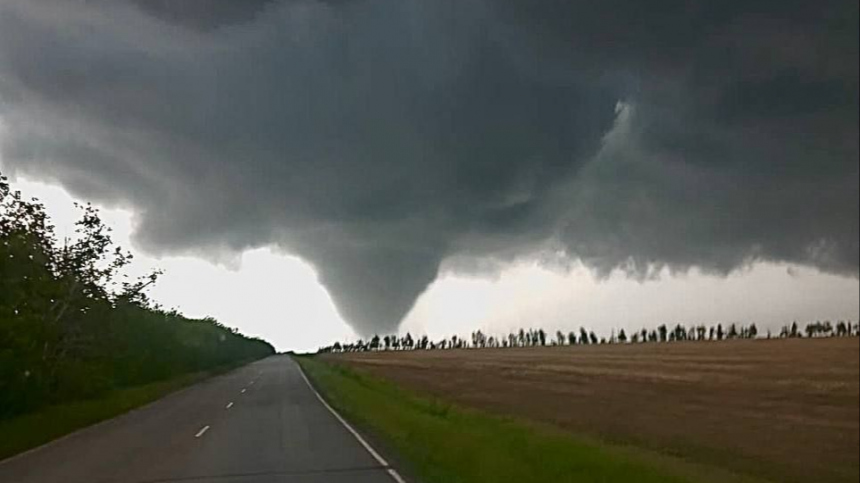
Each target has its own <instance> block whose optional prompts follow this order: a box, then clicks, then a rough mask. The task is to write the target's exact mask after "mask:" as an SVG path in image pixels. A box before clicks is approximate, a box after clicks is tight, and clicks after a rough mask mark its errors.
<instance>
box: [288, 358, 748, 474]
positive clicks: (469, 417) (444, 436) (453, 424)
mask: <svg viewBox="0 0 860 483" xmlns="http://www.w3.org/2000/svg"><path fill="white" fill-rule="evenodd" d="M296 359H297V361H298V362H299V364H300V365H301V366H302V368H303V369H304V370H305V372H306V373H307V375H308V377H309V378H310V379H311V380H312V382H313V384H314V385H315V387H316V388H317V389H318V390H319V391H320V392H321V393H322V394H323V395H324V396H325V398H326V399H327V401H328V402H329V403H330V404H331V405H332V406H333V407H334V408H336V409H337V410H338V411H339V412H340V413H341V414H343V415H344V416H345V417H346V418H348V419H349V420H350V421H353V422H355V423H356V424H357V425H358V426H359V427H360V428H361V429H363V430H364V431H366V432H367V433H369V434H370V435H372V436H374V437H376V438H378V439H379V440H380V441H381V443H382V444H383V445H384V447H385V448H386V449H388V450H390V451H392V452H393V453H394V454H395V455H397V456H398V457H399V458H400V460H401V461H400V462H402V463H405V466H406V467H407V468H408V469H409V470H410V471H412V472H413V473H414V476H415V477H417V478H418V481H421V482H423V483H483V482H487V481H492V482H495V483H529V482H535V483H537V482H547V481H553V482H559V483H564V482H570V483H574V482H577V483H583V482H601V483H613V482H624V483H629V482H631V481H636V482H641V483H648V482H661V483H672V482H678V483H680V482H699V483H700V482H708V483H711V482H717V481H720V482H736V483H740V482H744V483H751V482H758V481H761V480H754V479H748V478H746V477H739V476H736V475H733V474H730V473H726V472H722V471H720V470H712V469H710V468H704V467H699V466H694V465H690V464H687V463H684V462H681V461H679V460H674V459H671V458H667V457H664V456H661V455H656V454H651V453H644V452H641V451H639V450H634V449H630V448H615V447H610V446H605V445H603V444H602V443H599V442H595V441H587V440H582V439H578V438H576V437H575V436H572V435H571V434H569V433H565V432H562V431H559V430H556V429H554V428H551V427H547V426H542V425H537V424H533V423H529V422H525V421H519V420H515V419H509V418H502V417H497V416H493V415H489V414H485V413H482V412H479V411H473V410H469V409H465V408H460V407H458V406H453V405H451V404H448V403H446V402H444V401H441V400H438V399H426V398H422V397H420V396H418V395H415V394H413V393H410V392H408V391H406V390H404V389H401V388H399V387H397V386H395V385H393V384H391V383H389V382H387V381H384V380H382V379H377V378H375V377H373V376H370V375H368V374H366V373H363V372H359V371H355V370H353V369H351V368H348V367H346V366H344V365H341V364H338V363H335V362H333V361H326V360H321V359H320V358H319V357H309V356H302V357H297V358H296Z"/></svg>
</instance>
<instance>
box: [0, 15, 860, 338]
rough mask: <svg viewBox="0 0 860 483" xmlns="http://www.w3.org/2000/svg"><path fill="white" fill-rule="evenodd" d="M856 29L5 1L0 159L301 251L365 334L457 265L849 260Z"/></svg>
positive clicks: (106, 196) (170, 215)
mask: <svg viewBox="0 0 860 483" xmlns="http://www.w3.org/2000/svg"><path fill="white" fill-rule="evenodd" d="M179 5H181V7H178V6H179ZM857 24H858V12H857V5H856V3H854V4H851V2H841V1H839V2H837V1H834V2H718V3H715V2H689V1H688V2H675V1H658V2H629V1H620V0H618V1H608V2H601V3H600V4H599V6H598V5H597V4H594V3H593V2H577V1H569V0H566V1H549V0H548V1H544V2H533V1H525V0H523V1H519V0H516V1H510V0H509V1H490V0H470V1H462V0H460V1H453V0H439V1H434V2H419V1H417V0H416V1H413V0H406V1H404V0H398V1H393V0H351V1H326V2H319V1H312V0H307V1H304V0H283V1H280V2H278V1H272V2H266V1H254V2H228V1H216V2H209V3H206V4H204V3H203V2H197V1H192V2H131V3H122V2H107V1H105V2H80V3H78V2H69V1H63V2H27V1H11V2H6V3H4V5H3V6H2V7H0V118H2V121H3V123H4V133H3V135H2V136H3V137H2V156H3V163H4V166H5V168H6V169H9V170H12V171H19V172H21V173H25V174H28V175H30V176H34V177H39V178H49V179H53V180H56V181H58V182H60V183H62V184H64V185H65V186H66V187H67V188H69V189H70V190H72V191H73V192H74V193H75V194H77V195H79V196H86V197H88V198H94V199H97V200H101V201H105V202H110V203H116V204H124V205H130V206H133V207H134V208H135V209H136V210H137V211H138V213H139V215H140V225H139V226H138V229H137V234H136V237H137V240H138V242H140V243H141V244H142V245H143V246H144V247H145V248H146V249H148V250H150V251H153V252H157V253H171V252H195V253H200V254H207V255H209V256H212V255H219V256H220V255H226V256H229V255H230V254H231V253H235V252H236V251H239V250H242V249H245V248H249V247H255V246H261V245H266V244H272V243H274V244H277V245H278V246H280V247H281V248H282V249H284V250H285V251H289V252H291V253H297V254H299V255H300V256H302V257H304V258H305V259H307V260H309V261H311V262H312V263H314V265H315V266H316V267H317V270H318V273H319V276H320V280H321V281H322V283H324V284H325V285H326V287H327V288H328V289H329V291H330V292H331V294H332V296H333V298H334V300H335V302H336V304H337V306H338V309H339V310H340V312H341V314H342V315H343V316H344V317H345V318H346V319H347V320H348V321H349V322H350V323H351V324H352V325H353V326H354V327H355V328H356V329H357V330H358V331H359V332H360V333H362V334H370V333H372V332H375V331H387V330H393V329H394V328H395V327H396V326H397V324H398V323H399V321H400V319H401V318H402V317H403V315H404V314H405V313H406V312H407V311H408V310H409V309H410V308H411V306H412V304H413V302H414V300H415V298H416V297H417V296H418V295H419V294H420V293H421V292H422V291H423V290H424V289H425V288H426V286H427V285H428V284H429V283H430V282H432V281H433V279H434V278H435V277H436V276H437V272H438V270H439V267H440V264H442V262H443V261H445V260H449V261H451V260H453V262H451V263H450V264H449V265H448V266H450V265H454V266H459V267H465V268H469V269H475V268H479V267H494V266H498V265H497V263H495V262H493V260H500V261H504V260H509V259H512V258H515V257H517V256H521V255H523V254H526V253H532V252H535V251H540V250H545V249H546V248H547V247H553V249H554V250H556V251H563V252H565V253H567V255H568V256H569V257H571V258H580V259H582V260H583V261H584V262H585V263H586V264H587V265H588V266H591V267H593V268H595V269H597V270H599V271H601V272H607V271H609V270H612V269H613V268H618V267H621V268H623V269H626V270H628V271H630V273H631V274H634V275H640V276H641V275H647V274H648V273H649V270H651V271H653V270H654V267H660V266H668V267H670V268H672V269H674V270H685V269H687V268H689V267H692V266H698V267H701V268H703V269H705V270H709V271H714V272H719V273H726V272H728V271H731V270H732V269H734V268H736V267H738V266H741V265H744V264H747V263H749V262H751V261H755V260H775V261H788V262H794V263H801V264H809V265H814V266H817V267H819V268H821V269H824V270H827V271H832V272H837V273H843V274H849V275H854V276H856V275H857V272H858V263H860V262H858V237H860V235H858V137H857V128H858V120H857V112H858V94H857V92H858V68H857V60H856V59H857ZM469 260H475V261H474V262H470V261H469ZM481 260H484V261H481Z"/></svg>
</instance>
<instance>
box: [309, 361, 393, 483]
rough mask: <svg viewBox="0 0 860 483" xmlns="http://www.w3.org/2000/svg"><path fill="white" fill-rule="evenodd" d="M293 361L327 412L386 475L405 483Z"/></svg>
mask: <svg viewBox="0 0 860 483" xmlns="http://www.w3.org/2000/svg"><path fill="white" fill-rule="evenodd" d="M293 362H294V363H295V364H296V367H298V368H299V374H301V375H302V379H304V380H305V384H307V385H308V387H309V388H310V389H311V391H312V392H313V393H314V396H316V397H317V399H319V400H320V402H321V403H322V404H323V406H325V408H326V409H328V410H329V412H330V413H332V414H333V415H334V417H335V418H337V420H338V421H340V424H342V425H343V426H344V427H345V428H346V429H347V430H348V431H349V432H350V433H352V435H353V436H355V439H357V440H358V442H359V443H361V445H362V446H364V449H366V450H367V452H368V453H370V456H373V458H374V459H375V460H376V461H377V462H378V463H379V464H380V465H382V466H384V467H385V468H386V470H387V471H388V475H389V476H391V478H392V479H393V480H394V481H396V482H397V483H406V480H404V479H403V478H402V477H401V476H400V474H399V473H398V472H397V470H395V469H394V468H392V467H391V465H389V464H388V462H387V461H385V458H383V457H382V456H381V455H380V454H379V453H377V452H376V450H375V449H373V446H371V445H370V443H368V442H367V441H365V440H364V438H362V437H361V435H360V434H358V431H356V430H355V429H353V428H352V426H350V425H349V423H347V422H346V420H345V419H343V417H342V416H341V415H340V414H338V412H337V411H335V410H334V408H333V407H331V406H329V404H328V403H327V402H326V400H325V399H323V397H322V396H320V393H318V392H317V390H316V389H314V386H313V384H311V381H310V380H309V379H308V376H306V375H305V371H304V369H302V366H301V365H300V364H299V363H298V362H295V361H293Z"/></svg>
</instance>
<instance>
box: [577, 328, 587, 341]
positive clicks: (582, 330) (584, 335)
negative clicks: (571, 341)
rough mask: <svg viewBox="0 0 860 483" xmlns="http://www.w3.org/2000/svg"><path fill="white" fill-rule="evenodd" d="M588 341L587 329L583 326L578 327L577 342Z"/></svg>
mask: <svg viewBox="0 0 860 483" xmlns="http://www.w3.org/2000/svg"><path fill="white" fill-rule="evenodd" d="M588 342H589V339H588V331H586V330H585V327H581V328H580V329H579V343H580V344H584V345H587V344H588Z"/></svg>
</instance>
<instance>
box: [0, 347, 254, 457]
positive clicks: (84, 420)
mask: <svg viewBox="0 0 860 483" xmlns="http://www.w3.org/2000/svg"><path fill="white" fill-rule="evenodd" d="M241 365H244V363H243V364H231V365H229V366H224V367H220V368H218V369H213V370H210V371H204V372H197V373H193V374H185V375H183V376H179V377H175V378H172V379H168V380H165V381H158V382H153V383H151V384H145V385H142V386H135V387H130V388H125V389H117V390H114V391H110V392H108V393H107V394H106V395H105V396H104V397H101V398H98V399H90V400H84V401H75V402H69V403H64V404H58V405H55V406H48V407H45V408H42V409H40V410H38V411H35V412H32V413H28V414H24V415H21V416H17V417H14V418H11V419H6V420H0V461H2V460H4V459H6V458H8V457H11V456H13V455H16V454H18V453H21V452H23V451H26V450H28V449H31V448H35V447H37V446H40V445H43V444H45V443H48V442H50V441H52V440H55V439H57V438H59V437H61V436H65V435H66V434H69V433H71V432H73V431H76V430H78V429H81V428H85V427H87V426H91V425H93V424H96V423H98V422H101V421H104V420H106V419H110V418H113V417H115V416H118V415H120V414H123V413H126V412H128V411H131V410H132V409H135V408H137V407H140V406H143V405H145V404H148V403H150V402H153V401H155V400H157V399H160V398H162V397H164V396H166V395H168V394H170V393H172V392H174V391H177V390H179V389H182V388H184V387H187V386H190V385H192V384H194V383H197V382H200V381H202V380H204V379H208V378H209V377H212V376H215V375H217V374H223V373H225V372H228V371H230V370H232V369H235V368H237V367H239V366H241Z"/></svg>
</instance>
